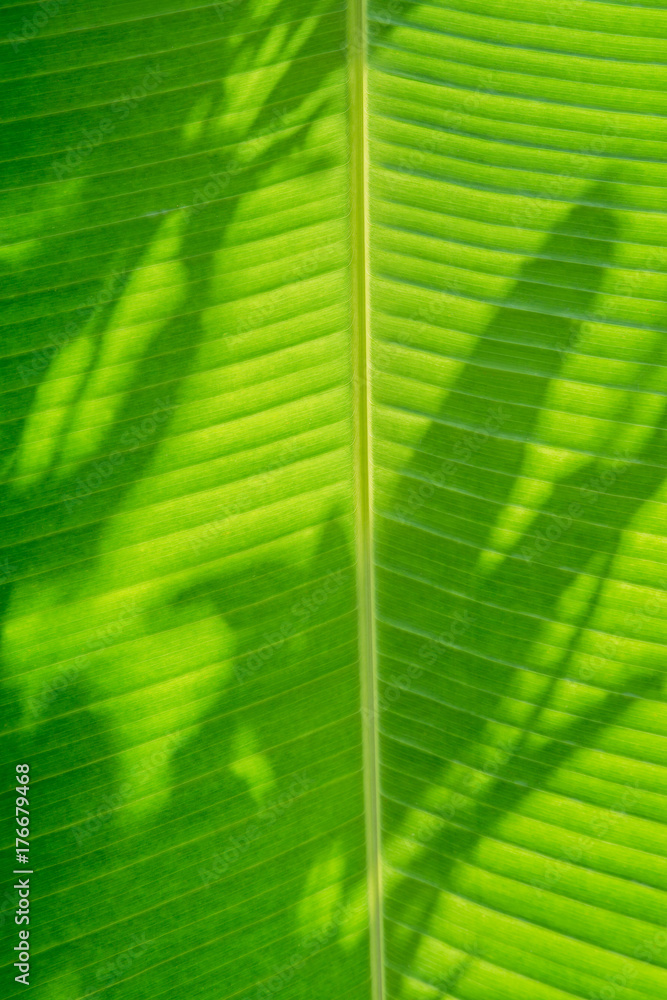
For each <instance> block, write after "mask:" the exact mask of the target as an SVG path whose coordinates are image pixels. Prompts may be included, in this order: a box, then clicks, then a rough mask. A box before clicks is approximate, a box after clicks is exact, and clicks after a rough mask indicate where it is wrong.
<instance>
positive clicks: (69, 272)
mask: <svg viewBox="0 0 667 1000" xmlns="http://www.w3.org/2000/svg"><path fill="white" fill-rule="evenodd" d="M45 7H46V8H48V10H47V12H46V14H44V11H43V8H45ZM49 10H51V11H52V13H50V14H49ZM47 15H48V16H47ZM346 23H347V12H346V10H345V8H344V5H343V4H341V3H339V2H336V0H322V2H315V3H313V2H311V0H309V2H308V3H305V2H303V0H277V2H261V3H254V2H253V3H247V2H243V3H237V2H233V0H230V2H228V3H218V4H212V5H211V4H209V5H205V6H202V5H201V4H198V3H194V2H193V0H190V2H185V3H184V2H183V0H179V3H177V4H173V3H171V2H168V0H132V2H113V3H110V4H101V3H97V2H89V0H85V2H80V0H79V2H77V0H69V2H62V3H58V2H55V3H54V4H51V5H50V7H49V5H48V4H45V5H42V4H39V3H35V4H27V5H21V6H20V7H16V6H13V5H8V4H4V5H3V9H2V10H1V12H0V25H1V28H0V35H2V37H3V38H5V41H4V44H3V46H2V48H3V53H2V55H3V58H2V67H3V70H2V72H3V76H4V77H5V83H4V84H3V94H4V96H3V117H4V118H5V124H4V126H3V129H2V140H1V142H2V148H1V151H0V153H1V156H2V163H1V165H0V177H1V179H0V187H1V188H2V196H1V197H2V215H3V219H2V225H1V229H2V234H3V236H2V244H3V245H2V248H1V250H0V261H1V262H2V268H3V271H4V272H5V276H6V281H5V282H3V288H4V291H3V295H4V299H3V310H2V323H3V326H2V332H1V337H0V339H1V342H2V354H3V358H2V380H3V390H4V392H3V395H2V403H3V410H2V413H3V416H2V420H3V423H2V431H1V433H2V449H3V452H2V457H3V460H4V462H3V474H4V500H3V515H4V516H3V518H2V521H3V529H4V530H3V535H2V542H3V546H4V548H3V552H2V559H3V560H4V563H3V580H2V583H3V601H4V604H3V607H4V611H3V615H4V617H3V626H2V655H3V672H4V676H5V685H6V686H5V694H4V699H3V701H4V717H3V728H4V734H3V738H2V757H3V760H4V765H3V788H4V789H5V796H4V805H3V820H4V819H5V818H6V817H8V816H10V815H11V811H13V800H14V798H15V793H14V791H13V787H12V786H13V785H14V784H15V781H14V778H13V769H14V765H15V763H16V762H18V761H19V760H26V761H28V762H29V763H30V766H31V775H32V779H33V780H32V782H31V815H32V817H33V824H32V827H33V828H32V831H31V833H32V841H31V861H32V862H33V864H34V868H35V874H34V875H33V876H32V922H31V928H32V932H31V944H32V949H33V959H32V973H31V984H30V987H29V988H27V989H26V987H25V986H24V985H22V984H16V983H15V982H13V975H12V971H13V970H10V969H9V968H8V967H9V966H10V964H11V962H12V961H13V958H14V955H13V952H12V948H13V946H14V944H15V942H16V941H17V931H18V928H17V927H16V926H15V924H14V920H13V909H14V907H15V902H14V901H13V900H12V897H13V896H14V895H15V893H13V892H12V890H11V888H10V886H11V884H12V883H11V880H9V881H8V882H7V888H8V897H6V898H5V904H4V907H3V909H4V913H5V922H4V926H3V929H2V931H3V942H2V946H1V948H2V952H1V961H2V964H3V965H5V967H6V968H5V969H4V970H3V984H2V990H1V994H2V995H3V996H7V995H16V994H17V993H18V994H21V993H23V994H28V995H30V996H34V997H35V998H37V997H39V998H43V1000H47V998H48V1000H51V998H53V1000H56V998H63V1000H64V998H75V997H77V998H78V997H84V996H90V995H97V994H99V995H101V996H104V997H109V998H110V1000H111V998H113V997H117V998H137V1000H138V998H146V1000H149V998H150V1000H171V998H181V997H182V996H184V995H187V996H188V997H190V998H195V997H202V998H204V997H206V998H208V997H215V998H217V1000H221V998H223V997H235V998H247V1000H260V998H264V997H267V996H271V995H273V994H274V993H275V992H278V993H279V995H280V996H281V997H284V998H285V1000H288V998H294V1000H297V998H304V1000H305V998H311V997H313V996H317V997H323V998H324V997H329V998H331V1000H338V998H349V1000H357V998H359V1000H362V998H365V997H367V995H368V986H367V983H368V978H369V957H368V945H367V940H366V935H367V928H366V925H367V915H366V900H365V843H364V841H365V836H364V815H363V811H364V807H363V795H362V781H363V775H362V758H361V726H360V721H359V680H358V678H359V665H358V656H357V626H356V610H355V608H356V597H355V554H354V548H353V520H354V506H353V489H352V463H351V458H350V455H351V443H352V420H351V412H352V408H351V376H350V360H349V359H350V353H351V351H350V292H349V273H348V271H349V257H350V235H349V223H348V215H349V205H348V201H349V197H348V186H349V185H348V166H347V163H348V136H347V122H346V109H347V67H346V53H345V44H346V38H345V33H346ZM25 24H27V25H28V28H27V29H25V28H24V25H25ZM33 29H34V30H33ZM24 30H25V31H26V33H27V34H28V35H29V36H31V37H30V38H29V40H26V41H23V40H22V39H23V31H24ZM10 33H14V34H17V35H18V36H19V39H20V40H19V41H18V42H17V41H16V40H13V41H12V40H11V39H7V37H6V36H8V35H9V34H10ZM33 36H34V37H33ZM13 825H14V824H11V826H13ZM13 836H14V831H13V830H12V829H11V828H7V829H6V836H5V843H7V842H8V841H10V840H12V838H13ZM9 855H10V852H7V854H6V855H5V861H6V864H5V867H4V869H3V879H4V876H5V873H7V875H8V876H9V875H10V873H11V870H12V867H13V866H14V865H13V862H12V858H11V857H10V856H9ZM324 970H327V971H326V974H325V973H324Z"/></svg>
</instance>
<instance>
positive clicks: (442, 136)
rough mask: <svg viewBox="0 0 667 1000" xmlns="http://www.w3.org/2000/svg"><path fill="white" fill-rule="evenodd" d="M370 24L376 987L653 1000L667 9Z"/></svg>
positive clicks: (539, 999)
mask: <svg viewBox="0 0 667 1000" xmlns="http://www.w3.org/2000/svg"><path fill="white" fill-rule="evenodd" d="M369 37H370V76H369V102H370V119H369V131H370V159H371V164H370V212H371V226H372V228H371V268H372V287H371V296H372V302H373V315H372V324H371V331H372V337H373V361H374V368H375V376H374V397H373V430H374V442H373V453H374V457H375V468H374V477H375V503H376V516H375V523H376V529H377V530H376V537H377V546H376V561H377V571H376V572H377V575H376V580H377V650H378V671H379V678H380V682H379V702H380V710H381V717H380V728H381V745H380V757H381V765H382V777H381V788H382V824H383V838H384V839H383V853H384V890H385V901H384V911H385V935H386V938H385V959H386V968H387V979H386V997H387V998H391V1000H417V998H419V1000H435V998H436V997H443V996H447V997H460V998H466V1000H496V998H498V1000H499V998H506V997H512V998H517V1000H518V998H519V997H521V998H524V997H525V998H530V1000H565V998H566V997H585V998H605V997H607V998H610V1000H640V998H648V997H651V998H658V997H667V971H666V969H665V966H666V964H667V934H666V933H665V928H664V924H665V896H664V890H665V886H666V874H665V858H664V855H665V850H666V847H667V841H666V840H665V828H664V826H663V825H662V824H663V823H664V820H665V797H664V796H665V791H666V785H665V781H666V775H667V772H666V771H665V764H666V763H667V741H666V740H665V736H666V735H667V717H666V714H665V709H664V676H665V656H664V645H663V644H664V640H665V634H666V630H665V595H664V589H665V580H666V579H667V566H665V559H666V556H667V550H666V549H665V541H664V537H663V536H664V533H665V509H666V508H665V501H666V500H667V494H666V488H665V464H666V460H667V450H666V449H665V433H664V427H665V388H666V385H667V381H666V370H665V367H664V365H665V352H666V350H667V341H666V339H665V331H666V330H667V326H666V324H667V306H666V301H665V300H666V292H667V253H666V252H665V249H664V244H665V232H666V223H667V216H666V215H665V208H666V202H665V194H664V192H665V183H666V180H667V174H666V170H665V158H666V157H667V129H666V127H665V118H664V115H665V109H666V108H667V96H666V95H665V81H666V80H667V76H666V73H667V70H666V69H665V66H664V61H665V55H666V54H667V49H666V48H665V38H666V37H667V10H666V9H665V5H664V4H652V5H650V6H649V5H643V4H625V3H618V4H616V3H598V2H587V0H585V2H571V3H563V4H556V3H545V2H544V0H519V2H513V3H511V4H510V3H505V2H502V0H498V2H495V0H494V2H488V0H485V2H482V0H453V2H442V3H439V2H431V3H428V4H422V3H419V4H417V3H411V2H403V0H394V2H391V0H387V2H386V0H371V7H370V13H369Z"/></svg>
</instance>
